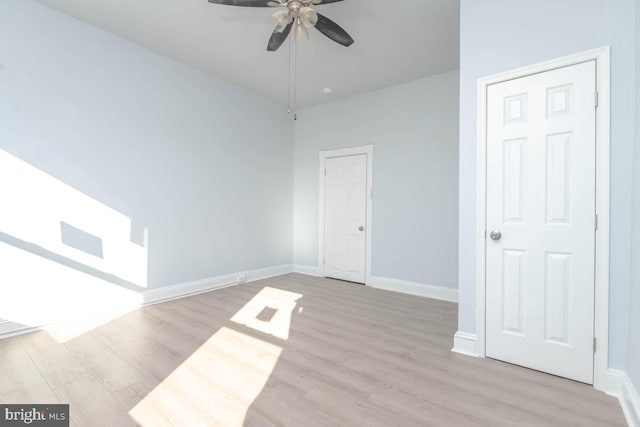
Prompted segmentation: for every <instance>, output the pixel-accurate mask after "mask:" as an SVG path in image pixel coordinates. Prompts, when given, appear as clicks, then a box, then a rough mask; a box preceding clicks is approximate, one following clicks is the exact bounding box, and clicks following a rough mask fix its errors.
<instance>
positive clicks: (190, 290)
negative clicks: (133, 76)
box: [0, 264, 293, 339]
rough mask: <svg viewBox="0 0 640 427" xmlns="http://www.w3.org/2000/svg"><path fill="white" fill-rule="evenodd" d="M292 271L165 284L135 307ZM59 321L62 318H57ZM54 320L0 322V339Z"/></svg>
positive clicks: (148, 292) (263, 270) (280, 267)
mask: <svg viewBox="0 0 640 427" xmlns="http://www.w3.org/2000/svg"><path fill="white" fill-rule="evenodd" d="M292 271H293V266H292V265H291V264H285V265H278V266H275V267H267V268H260V269H257V270H250V271H242V272H238V273H232V274H225V275H222V276H217V277H210V278H207V279H202V280H196V281H193V282H187V283H180V284H177V285H172V286H165V287H162V288H157V289H149V290H146V291H142V292H140V293H139V294H140V303H139V305H136V307H143V306H147V305H152V304H158V303H162V302H167V301H171V300H175V299H179V298H185V297H188V296H192V295H197V294H201V293H204V292H210V291H213V290H216V289H222V288H226V287H229V286H235V285H240V284H243V283H248V282H254V281H256V280H262V279H267V278H269V277H275V276H281V275H283V274H288V273H291V272H292ZM59 320H60V321H61V320H62V319H59ZM55 323H56V322H52V323H48V324H47V325H29V326H26V325H21V324H18V323H14V322H11V321H3V322H0V339H4V338H9V337H13V336H16V335H22V334H26V333H29V332H33V331H36V330H39V329H42V328H43V327H45V326H51V325H52V324H55Z"/></svg>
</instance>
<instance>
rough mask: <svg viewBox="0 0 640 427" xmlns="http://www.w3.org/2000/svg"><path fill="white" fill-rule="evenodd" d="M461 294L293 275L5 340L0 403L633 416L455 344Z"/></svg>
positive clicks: (272, 414)
mask: <svg viewBox="0 0 640 427" xmlns="http://www.w3.org/2000/svg"><path fill="white" fill-rule="evenodd" d="M456 324H457V306H456V304H453V303H447V302H442V301H436V300H431V299H426V298H419V297H413V296H408V295H403V294H398V293H392V292H386V291H381V290H376V289H371V288H366V287H364V286H360V285H355V284H351V283H345V282H340V281H337V280H330V279H319V278H313V277H309V276H303V275H299V274H290V275H286V276H280V277H276V278H272V279H267V280H262V281H259V282H253V283H250V284H245V285H240V286H235V287H230V288H225V289H221V290H216V291H213V292H209V293H205V294H200V295H196V296H192V297H189V298H183V299H179V300H175V301H171V302H166V303H163V304H157V305H153V306H148V307H144V308H140V309H137V310H135V311H133V312H130V313H128V314H125V315H123V316H121V317H119V318H117V319H114V320H112V321H110V322H108V323H106V324H104V325H102V326H99V327H97V328H95V329H93V330H91V331H89V332H86V333H84V334H82V335H80V336H77V337H75V338H73V339H71V340H68V341H66V342H64V343H59V342H57V341H56V340H55V339H53V338H52V337H51V336H50V335H49V334H48V333H47V332H44V331H41V332H36V333H32V334H28V335H23V336H19V337H14V338H10V339H6V340H2V341H0V402H3V403H26V402H29V403H55V402H62V403H70V405H71V415H72V425H76V426H98V425H107V426H118V427H119V426H126V425H136V424H139V425H145V426H162V425H175V426H198V425H203V426H213V425H252V426H270V425H276V426H333V425H337V426H352V425H353V426H356V425H369V426H394V425H401V426H475V425H483V426H563V427H565V426H605V425H615V426H622V425H626V423H625V421H624V417H623V415H622V411H621V409H620V407H619V405H618V402H617V401H616V400H615V399H613V398H611V397H609V396H606V395H605V394H603V393H600V392H597V391H595V390H594V389H593V388H592V387H590V386H588V385H585V384H580V383H576V382H573V381H569V380H565V379H561V378H558V377H555V376H551V375H547V374H543V373H540V372H536V371H532V370H528V369H525V368H521V367H517V366H513V365H509V364H507V363H503V362H499V361H495V360H491V359H476V358H471V357H466V356H462V355H457V354H454V353H451V351H450V350H451V347H452V341H453V339H452V337H453V334H454V333H455V331H456Z"/></svg>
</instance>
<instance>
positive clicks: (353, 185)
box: [324, 154, 367, 283]
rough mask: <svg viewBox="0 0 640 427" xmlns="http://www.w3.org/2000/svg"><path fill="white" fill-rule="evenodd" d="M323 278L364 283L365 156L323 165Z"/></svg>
mask: <svg viewBox="0 0 640 427" xmlns="http://www.w3.org/2000/svg"><path fill="white" fill-rule="evenodd" d="M325 167H326V177H325V260H324V261H325V268H324V271H325V276H327V277H333V278H336V279H343V280H349V281H352V282H358V283H364V282H365V242H366V240H365V236H366V233H365V226H366V217H367V155H366V154H361V155H356V156H345V157H334V158H328V159H327V160H326V163H325Z"/></svg>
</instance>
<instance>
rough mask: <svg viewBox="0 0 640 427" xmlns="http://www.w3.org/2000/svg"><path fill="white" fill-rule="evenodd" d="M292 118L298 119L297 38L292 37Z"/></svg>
mask: <svg viewBox="0 0 640 427" xmlns="http://www.w3.org/2000/svg"><path fill="white" fill-rule="evenodd" d="M293 39H294V41H293V120H294V121H295V120H298V39H297V38H296V37H293Z"/></svg>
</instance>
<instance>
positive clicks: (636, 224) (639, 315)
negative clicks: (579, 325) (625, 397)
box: [627, 0, 640, 390]
mask: <svg viewBox="0 0 640 427" xmlns="http://www.w3.org/2000/svg"><path fill="white" fill-rule="evenodd" d="M639 27H640V0H637V1H636V141H635V148H634V152H633V176H634V178H633V234H632V242H633V243H632V254H631V257H632V258H631V266H632V270H631V289H630V295H629V357H628V359H627V362H628V366H627V373H628V375H629V377H630V378H631V380H632V381H633V383H634V384H635V386H636V389H637V390H640V28H639Z"/></svg>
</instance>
